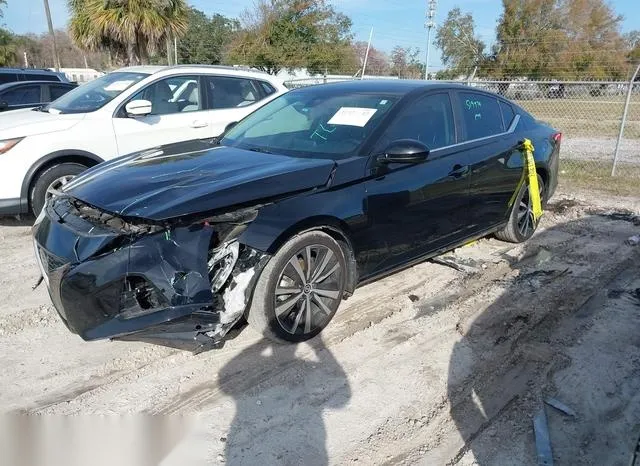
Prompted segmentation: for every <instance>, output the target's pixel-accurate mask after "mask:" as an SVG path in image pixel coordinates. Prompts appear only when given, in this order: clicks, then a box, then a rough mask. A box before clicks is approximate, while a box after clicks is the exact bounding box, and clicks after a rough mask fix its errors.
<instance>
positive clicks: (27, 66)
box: [24, 52, 29, 68]
mask: <svg viewBox="0 0 640 466" xmlns="http://www.w3.org/2000/svg"><path fill="white" fill-rule="evenodd" d="M24 67H25V68H29V59H28V58H27V52H24Z"/></svg>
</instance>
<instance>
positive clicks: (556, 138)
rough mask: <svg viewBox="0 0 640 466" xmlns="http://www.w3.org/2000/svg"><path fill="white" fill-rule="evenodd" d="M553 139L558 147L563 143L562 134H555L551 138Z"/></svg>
mask: <svg viewBox="0 0 640 466" xmlns="http://www.w3.org/2000/svg"><path fill="white" fill-rule="evenodd" d="M551 139H553V142H555V143H556V145H558V144H560V143H561V142H562V133H555V134H554V135H553V136H551Z"/></svg>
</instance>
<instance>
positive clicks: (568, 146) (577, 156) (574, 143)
mask: <svg viewBox="0 0 640 466" xmlns="http://www.w3.org/2000/svg"><path fill="white" fill-rule="evenodd" d="M616 141H617V140H616V139H615V138H605V137H591V138H587V137H563V138H562V158H563V159H574V160H592V161H596V160H597V161H606V162H612V161H613V154H614V152H615V149H616ZM618 162H620V163H633V164H638V165H640V140H638V139H623V140H622V144H621V145H620V151H619V152H618Z"/></svg>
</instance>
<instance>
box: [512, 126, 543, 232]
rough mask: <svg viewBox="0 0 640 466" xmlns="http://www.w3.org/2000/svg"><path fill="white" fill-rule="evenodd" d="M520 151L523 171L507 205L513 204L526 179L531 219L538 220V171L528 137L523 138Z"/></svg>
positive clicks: (539, 212)
mask: <svg viewBox="0 0 640 466" xmlns="http://www.w3.org/2000/svg"><path fill="white" fill-rule="evenodd" d="M520 150H521V152H522V158H523V162H524V171H523V173H522V179H521V180H520V183H518V187H517V188H516V192H514V193H513V196H512V197H511V200H510V201H509V207H511V206H512V205H513V203H514V202H515V200H516V196H517V195H518V193H519V192H520V188H521V187H522V183H524V181H525V180H526V179H528V180H529V199H530V200H531V210H532V213H533V219H534V221H535V222H538V220H539V219H540V217H541V216H542V201H541V200H540V187H539V185H538V173H537V172H536V161H535V160H534V158H533V151H534V150H535V149H534V147H533V143H532V142H531V140H529V139H525V140H524V141H523V142H522V146H521V147H520Z"/></svg>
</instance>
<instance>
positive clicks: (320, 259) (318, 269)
mask: <svg viewBox="0 0 640 466" xmlns="http://www.w3.org/2000/svg"><path fill="white" fill-rule="evenodd" d="M342 291H343V270H342V267H341V265H340V262H339V261H338V258H337V257H336V255H335V254H334V252H333V251H332V250H331V249H330V248H329V247H327V246H324V245H320V244H314V245H310V246H305V247H304V248H302V249H300V250H299V251H298V252H297V253H295V254H294V255H293V256H292V257H291V258H290V259H289V261H288V262H287V263H286V264H285V266H284V268H283V270H282V271H281V272H280V275H279V278H278V280H277V282H276V287H275V290H274V300H275V314H276V319H277V321H278V323H279V325H280V326H281V327H282V329H283V330H285V331H286V332H288V333H290V334H292V335H306V334H309V333H312V332H314V331H316V330H318V329H319V328H322V327H323V326H324V325H325V324H326V323H327V322H328V321H329V319H331V317H332V316H333V314H334V313H335V311H336V310H337V309H338V306H339V305H340V301H341V299H342Z"/></svg>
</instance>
